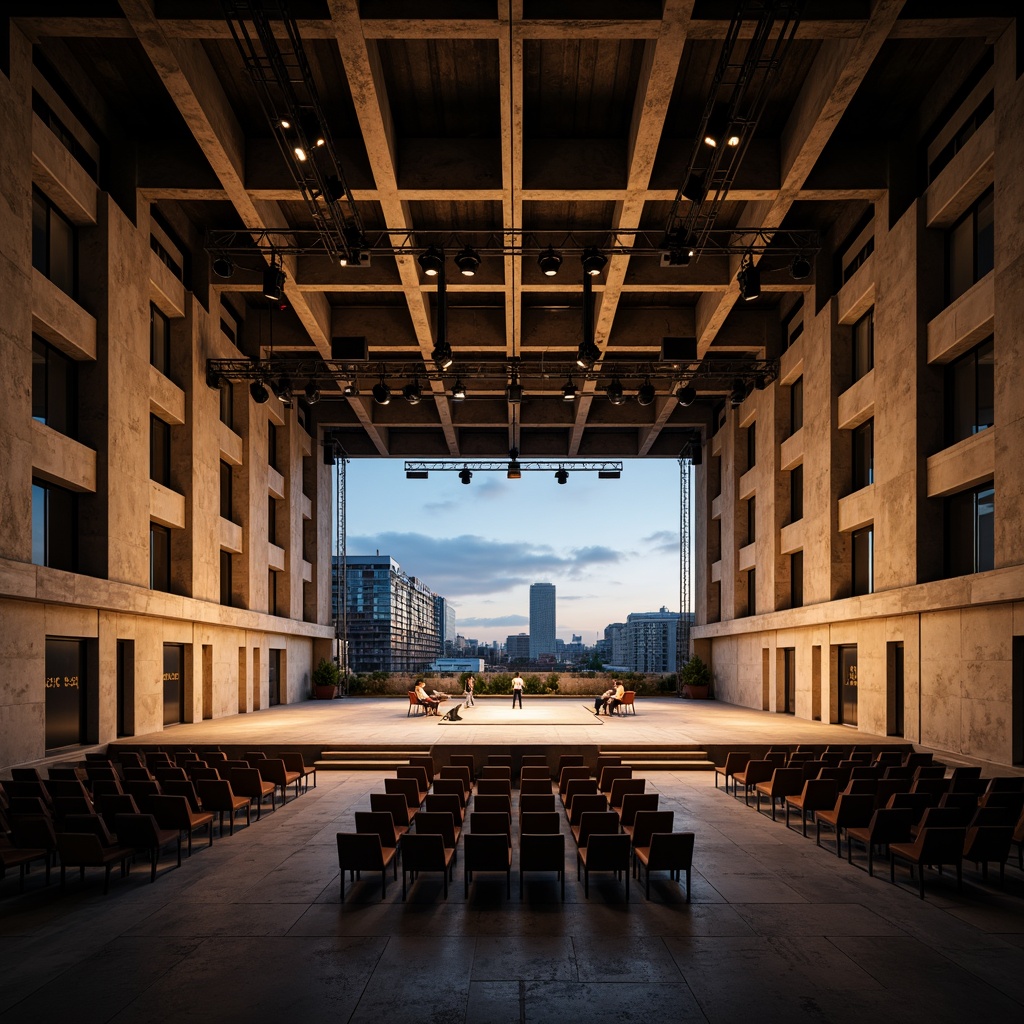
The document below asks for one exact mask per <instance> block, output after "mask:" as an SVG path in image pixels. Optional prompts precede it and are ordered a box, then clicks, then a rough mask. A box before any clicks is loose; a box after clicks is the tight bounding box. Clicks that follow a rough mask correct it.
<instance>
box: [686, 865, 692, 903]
mask: <svg viewBox="0 0 1024 1024" xmlns="http://www.w3.org/2000/svg"><path fill="white" fill-rule="evenodd" d="M690 870H691V869H690V868H689V867H687V869H686V902H687V903H689V902H690Z"/></svg>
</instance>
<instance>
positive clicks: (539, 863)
mask: <svg viewBox="0 0 1024 1024" xmlns="http://www.w3.org/2000/svg"><path fill="white" fill-rule="evenodd" d="M555 817H556V818H557V817H558V814H557V812H556V813H555ZM527 871H556V872H557V873H558V880H559V882H560V884H561V889H562V902H563V903H564V902H565V836H563V835H561V834H560V833H555V832H550V833H548V832H545V833H535V832H524V833H523V834H522V835H521V836H520V837H519V898H520V899H522V898H523V878H524V876H525V874H526V872H527Z"/></svg>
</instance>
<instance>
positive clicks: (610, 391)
mask: <svg viewBox="0 0 1024 1024" xmlns="http://www.w3.org/2000/svg"><path fill="white" fill-rule="evenodd" d="M604 393H605V395H607V396H608V401H609V402H611V403H612V405H622V403H623V402H624V401H625V400H626V394H625V392H624V391H623V390H622V381H621V380H619V378H618V376H615V377H612V382H611V384H609V385H608V387H606V388H605V389H604Z"/></svg>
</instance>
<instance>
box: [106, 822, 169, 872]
mask: <svg viewBox="0 0 1024 1024" xmlns="http://www.w3.org/2000/svg"><path fill="white" fill-rule="evenodd" d="M114 830H115V831H116V833H117V841H118V843H120V844H121V845H122V846H126V847H128V848H129V849H131V850H134V851H140V850H141V851H144V852H145V853H146V855H147V856H148V857H149V881H150V883H153V882H155V881H156V867H157V863H158V862H159V860H160V851H161V849H163V847H165V846H169V845H170V844H171V843H174V844H175V845H176V847H177V853H178V867H179V868H180V867H181V830H180V829H176V828H161V827H160V825H159V823H158V822H157V820H156V818H155V817H154V816H153V815H152V814H117V815H115V816H114Z"/></svg>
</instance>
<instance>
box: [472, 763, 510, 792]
mask: <svg viewBox="0 0 1024 1024" xmlns="http://www.w3.org/2000/svg"><path fill="white" fill-rule="evenodd" d="M481 779H505V780H507V781H508V783H509V784H511V782H512V769H511V767H510V766H509V765H507V764H485V765H484V766H483V767H482V768H481V769H480V774H479V775H478V776H477V789H478V790H479V788H480V780H481Z"/></svg>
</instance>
